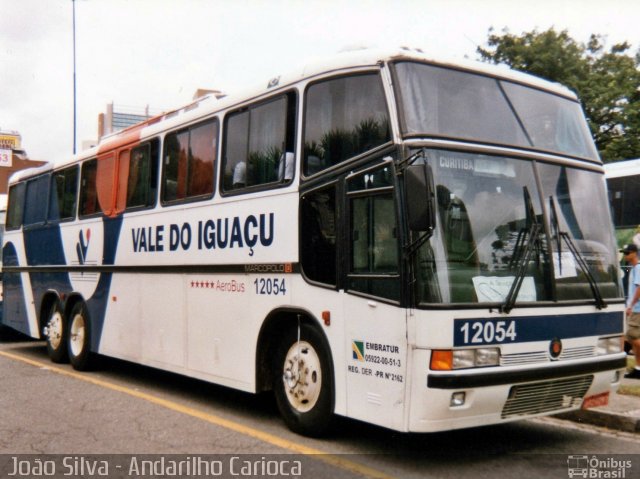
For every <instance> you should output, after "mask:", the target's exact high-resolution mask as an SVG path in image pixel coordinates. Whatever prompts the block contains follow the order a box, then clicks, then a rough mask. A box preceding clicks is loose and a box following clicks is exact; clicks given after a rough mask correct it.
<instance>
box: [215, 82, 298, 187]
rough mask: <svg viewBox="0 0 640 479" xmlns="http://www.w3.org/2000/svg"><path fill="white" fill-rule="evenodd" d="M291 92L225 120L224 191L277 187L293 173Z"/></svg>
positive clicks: (294, 106) (240, 111) (243, 110)
mask: <svg viewBox="0 0 640 479" xmlns="http://www.w3.org/2000/svg"><path fill="white" fill-rule="evenodd" d="M295 117H296V97H295V95H294V94H293V93H288V94H286V95H283V96H279V97H277V98H276V99H271V100H269V101H267V102H262V103H259V104H257V105H252V106H250V107H248V108H243V109H241V110H238V111H235V112H233V113H231V114H230V115H229V116H228V117H227V120H226V122H225V125H226V128H225V133H224V160H223V164H222V169H223V175H224V177H223V181H222V188H223V191H225V192H227V193H229V192H236V191H237V192H240V191H245V190H246V189H247V188H253V187H266V186H267V185H271V186H272V187H273V186H279V185H283V184H287V183H289V182H290V181H291V180H292V179H293V174H294V154H293V153H294V141H295Z"/></svg>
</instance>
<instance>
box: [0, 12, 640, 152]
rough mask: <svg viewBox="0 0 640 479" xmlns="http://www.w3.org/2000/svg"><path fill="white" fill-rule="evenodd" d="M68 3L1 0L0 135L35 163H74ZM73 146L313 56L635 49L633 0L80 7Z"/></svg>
mask: <svg viewBox="0 0 640 479" xmlns="http://www.w3.org/2000/svg"><path fill="white" fill-rule="evenodd" d="M73 6H74V3H73V2H72V0H0V12H2V13H1V15H0V130H13V131H18V132H19V133H20V134H21V135H22V147H23V149H25V150H26V151H27V153H28V155H29V157H30V158H31V159H37V160H48V161H52V162H58V161H62V160H64V159H68V158H69V157H70V156H71V155H72V153H73V103H74V101H73V99H74V95H73V31H74V30H73ZM75 13H76V28H75V33H76V43H75V44H76V85H77V86H76V104H77V138H78V140H77V144H78V149H80V147H81V144H82V142H83V141H85V140H89V141H90V140H95V139H96V138H97V130H98V114H99V113H101V112H104V111H106V105H107V104H108V103H111V102H113V103H114V105H115V109H116V110H118V109H119V107H133V108H138V109H142V108H144V107H145V106H147V105H148V106H149V107H150V108H151V110H152V111H156V112H159V111H163V110H164V111H166V110H171V109H174V108H177V107H179V106H181V105H184V104H187V103H189V102H190V101H191V100H192V97H193V94H194V93H195V91H196V90H197V89H198V88H209V89H220V90H223V91H225V92H233V91H234V90H237V89H240V88H243V87H246V86H248V85H254V84H256V83H259V82H262V81H266V80H268V79H270V78H273V77H276V76H278V75H280V74H284V73H286V72H288V71H291V70H295V69H296V68H297V67H300V66H302V65H304V64H305V63H307V62H308V61H309V60H310V59H312V58H313V57H317V56H323V57H325V56H328V55H333V54H335V53H338V52H340V51H344V50H348V49H354V48H362V47H371V48H376V47H377V48H386V47H392V48H395V47H398V46H411V47H418V48H423V49H425V50H427V51H430V52H437V53H439V54H441V55H443V56H448V57H454V58H465V57H466V58H470V59H478V55H477V54H476V48H477V46H484V45H486V40H487V37H488V31H489V28H491V27H493V28H494V29H495V30H496V31H497V32H500V31H502V29H503V28H508V30H509V32H511V33H513V34H520V33H522V32H525V31H531V30H533V29H537V30H538V31H544V30H546V29H548V28H550V27H554V28H555V29H556V30H564V29H566V30H568V32H569V34H570V35H571V36H572V37H573V38H574V39H575V40H577V41H580V42H586V41H587V40H588V39H589V36H590V34H592V33H598V34H601V35H604V36H605V37H606V40H607V43H606V45H608V46H610V45H613V44H615V43H618V42H622V41H627V42H629V43H630V44H631V45H632V52H633V53H635V52H636V51H638V49H639V48H640V28H639V27H638V22H637V21H638V18H640V0H76V1H75Z"/></svg>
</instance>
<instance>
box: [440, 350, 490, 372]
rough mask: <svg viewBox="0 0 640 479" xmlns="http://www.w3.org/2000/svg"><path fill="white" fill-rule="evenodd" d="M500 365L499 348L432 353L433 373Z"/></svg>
mask: <svg viewBox="0 0 640 479" xmlns="http://www.w3.org/2000/svg"><path fill="white" fill-rule="evenodd" d="M499 364H500V349H499V348H476V349H453V350H451V349H449V350H444V351H443V350H436V351H433V352H432V353H431V370H432V371H451V370H452V369H470V368H484V367H487V366H498V365H499Z"/></svg>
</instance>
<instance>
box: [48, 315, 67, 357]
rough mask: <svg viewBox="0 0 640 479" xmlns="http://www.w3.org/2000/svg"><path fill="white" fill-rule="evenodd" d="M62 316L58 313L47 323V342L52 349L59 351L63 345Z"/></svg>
mask: <svg viewBox="0 0 640 479" xmlns="http://www.w3.org/2000/svg"><path fill="white" fill-rule="evenodd" d="M62 332H63V330H62V314H60V312H59V311H56V312H55V313H53V314H52V315H51V318H49V322H48V323H47V340H48V341H49V344H50V345H51V348H52V349H54V350H55V349H58V348H59V347H60V344H61V343H62Z"/></svg>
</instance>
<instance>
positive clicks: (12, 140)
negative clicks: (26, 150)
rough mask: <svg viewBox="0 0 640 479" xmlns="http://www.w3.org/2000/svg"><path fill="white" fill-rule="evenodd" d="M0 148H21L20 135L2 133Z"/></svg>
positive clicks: (0, 135)
mask: <svg viewBox="0 0 640 479" xmlns="http://www.w3.org/2000/svg"><path fill="white" fill-rule="evenodd" d="M0 148H2V149H11V150H18V149H20V136H19V135H7V134H0Z"/></svg>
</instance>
